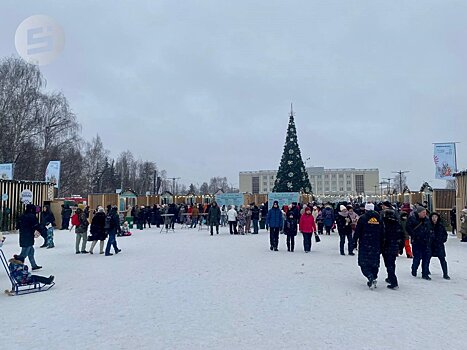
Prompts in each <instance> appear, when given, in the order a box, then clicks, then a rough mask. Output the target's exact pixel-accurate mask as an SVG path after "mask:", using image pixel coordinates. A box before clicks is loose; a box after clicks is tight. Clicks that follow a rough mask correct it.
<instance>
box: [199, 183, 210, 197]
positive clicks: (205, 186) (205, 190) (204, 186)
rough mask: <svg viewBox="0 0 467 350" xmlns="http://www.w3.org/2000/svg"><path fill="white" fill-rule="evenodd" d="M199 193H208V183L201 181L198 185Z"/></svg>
mask: <svg viewBox="0 0 467 350" xmlns="http://www.w3.org/2000/svg"><path fill="white" fill-rule="evenodd" d="M199 193H200V194H208V193H209V185H208V183H207V182H203V184H202V185H201V186H200V187H199Z"/></svg>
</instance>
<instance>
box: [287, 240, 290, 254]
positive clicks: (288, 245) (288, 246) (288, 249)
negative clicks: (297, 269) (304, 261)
mask: <svg viewBox="0 0 467 350" xmlns="http://www.w3.org/2000/svg"><path fill="white" fill-rule="evenodd" d="M287 251H288V252H290V243H289V242H287Z"/></svg>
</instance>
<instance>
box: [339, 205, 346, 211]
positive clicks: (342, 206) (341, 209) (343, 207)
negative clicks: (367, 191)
mask: <svg viewBox="0 0 467 350" xmlns="http://www.w3.org/2000/svg"><path fill="white" fill-rule="evenodd" d="M339 210H340V211H344V210H347V208H346V207H345V205H341V206H340V207H339Z"/></svg>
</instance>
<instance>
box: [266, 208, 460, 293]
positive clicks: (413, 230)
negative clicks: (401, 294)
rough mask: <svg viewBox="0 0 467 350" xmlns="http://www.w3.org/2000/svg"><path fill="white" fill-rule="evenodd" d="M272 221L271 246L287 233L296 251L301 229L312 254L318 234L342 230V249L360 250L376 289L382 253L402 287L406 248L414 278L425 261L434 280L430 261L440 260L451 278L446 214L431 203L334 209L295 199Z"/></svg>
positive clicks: (391, 281)
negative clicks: (400, 265) (400, 263)
mask: <svg viewBox="0 0 467 350" xmlns="http://www.w3.org/2000/svg"><path fill="white" fill-rule="evenodd" d="M460 221H461V233H462V242H465V241H466V239H465V237H466V236H467V208H466V209H464V210H463V211H462V217H461V220H460ZM266 225H267V227H269V231H270V250H272V251H278V243H279V234H280V233H281V232H282V233H284V234H285V235H286V245H287V250H288V251H290V252H293V251H294V247H295V236H296V235H297V232H301V233H302V235H303V248H304V251H305V252H306V253H308V252H310V250H311V245H312V237H313V235H314V236H315V238H316V241H317V242H319V241H320V238H319V235H323V234H326V235H329V234H331V232H334V230H335V229H337V232H338V234H339V237H340V240H339V252H340V254H341V255H346V254H345V247H346V243H347V253H348V254H349V255H355V253H354V250H355V249H358V264H359V266H360V267H361V271H362V273H363V275H364V276H365V277H366V278H367V279H368V282H367V285H368V287H370V288H371V289H373V288H376V282H377V278H378V272H379V268H380V260H381V256H382V258H383V262H384V265H385V267H386V270H387V278H386V279H385V281H386V282H387V283H388V286H387V287H388V288H390V289H397V288H398V286H399V284H398V280H397V276H396V258H397V257H398V256H399V255H402V254H403V253H404V250H405V254H406V256H407V258H409V259H413V261H412V276H414V277H416V276H417V273H418V269H419V267H420V264H421V272H422V274H421V276H422V278H423V279H425V280H431V277H430V275H431V273H430V269H429V266H430V260H431V258H432V257H437V258H438V259H439V262H440V265H441V269H442V271H443V278H444V279H446V280H449V279H450V277H449V275H448V266H447V262H446V249H445V243H446V241H447V239H448V233H447V231H446V227H445V223H444V222H443V219H442V216H441V215H440V214H438V213H436V212H432V213H429V211H428V209H427V207H426V205H423V204H417V205H409V204H402V205H400V204H397V203H395V204H392V203H390V202H388V201H385V202H382V203H379V204H377V205H375V204H373V203H366V204H357V205H355V204H350V203H346V202H344V203H338V204H337V205H336V208H335V209H334V208H333V206H332V204H331V203H327V204H326V205H318V204H315V203H310V204H306V205H302V206H301V205H300V204H297V203H292V204H291V205H288V206H283V207H282V208H279V203H278V202H277V201H276V202H274V203H273V206H272V208H271V210H269V211H268V213H267V219H266Z"/></svg>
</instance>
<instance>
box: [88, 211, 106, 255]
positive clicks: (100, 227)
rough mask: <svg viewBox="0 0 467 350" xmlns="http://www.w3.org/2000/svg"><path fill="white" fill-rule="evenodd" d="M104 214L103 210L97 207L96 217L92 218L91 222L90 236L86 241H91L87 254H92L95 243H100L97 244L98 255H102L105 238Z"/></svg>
mask: <svg viewBox="0 0 467 350" xmlns="http://www.w3.org/2000/svg"><path fill="white" fill-rule="evenodd" d="M105 217H106V215H105V212H104V208H102V207H99V208H98V209H97V213H96V215H94V216H93V218H92V221H91V229H90V232H91V235H90V236H89V238H88V241H92V243H91V249H90V250H89V253H91V254H94V247H95V246H96V244H97V241H100V242H99V244H100V246H99V248H100V249H99V254H104V241H105V239H106V238H107V233H106V232H105Z"/></svg>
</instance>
